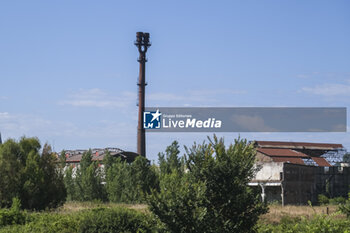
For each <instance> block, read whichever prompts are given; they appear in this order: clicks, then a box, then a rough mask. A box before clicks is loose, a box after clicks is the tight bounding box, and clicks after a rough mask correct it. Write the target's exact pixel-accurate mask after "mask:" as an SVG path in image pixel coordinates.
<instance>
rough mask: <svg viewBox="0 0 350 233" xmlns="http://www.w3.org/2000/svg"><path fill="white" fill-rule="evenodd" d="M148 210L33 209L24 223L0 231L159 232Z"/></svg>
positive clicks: (43, 232) (121, 208)
mask: <svg viewBox="0 0 350 233" xmlns="http://www.w3.org/2000/svg"><path fill="white" fill-rule="evenodd" d="M157 225H158V223H157V222H156V220H155V219H154V218H152V216H151V215H150V214H147V213H141V212H137V211H136V210H130V209H126V208H123V207H117V208H109V209H107V208H99V209H92V210H83V211H79V212H75V213H70V214H58V213H34V214H31V215H30V216H29V217H28V218H27V223H26V225H22V226H19V225H17V226H11V227H5V228H1V229H0V232H28V233H29V232H31V233H32V232H42V233H56V232H57V233H68V232H78V233H79V232H81V233H88V232H94V233H95V232H96V233H99V232H100V233H102V232H106V233H107V232H108V233H109V232H111V233H113V232H142V233H145V232H159V230H158V229H157Z"/></svg>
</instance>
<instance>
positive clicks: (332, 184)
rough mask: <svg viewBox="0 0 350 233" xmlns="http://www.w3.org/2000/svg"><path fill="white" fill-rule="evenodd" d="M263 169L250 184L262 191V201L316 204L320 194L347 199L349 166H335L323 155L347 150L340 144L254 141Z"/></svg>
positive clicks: (261, 168) (349, 183)
mask: <svg viewBox="0 0 350 233" xmlns="http://www.w3.org/2000/svg"><path fill="white" fill-rule="evenodd" d="M255 146H256V147H257V160H258V161H257V163H256V166H257V167H258V168H259V169H260V170H259V171H258V172H257V174H256V176H255V177H254V179H253V180H252V181H251V182H250V183H249V185H251V186H258V187H260V188H261V190H262V199H263V200H264V201H268V202H272V201H278V202H281V203H282V205H285V204H307V202H308V201H309V200H310V201H311V202H313V203H316V202H317V197H318V195H319V194H326V193H327V194H328V195H329V196H331V197H336V196H347V193H348V190H349V189H348V188H349V186H350V167H345V166H333V165H332V164H331V163H330V162H329V161H327V159H326V158H324V157H322V156H323V155H325V154H327V153H329V152H330V151H333V152H335V151H337V150H340V151H344V148H343V146H342V145H341V144H325V143H303V142H300V143H290V142H266V141H257V142H255Z"/></svg>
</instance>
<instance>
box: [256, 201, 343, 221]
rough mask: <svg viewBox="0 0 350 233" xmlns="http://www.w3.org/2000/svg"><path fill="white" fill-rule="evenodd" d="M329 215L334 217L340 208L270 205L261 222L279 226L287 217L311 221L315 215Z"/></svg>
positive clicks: (329, 206) (331, 206) (338, 216)
mask: <svg viewBox="0 0 350 233" xmlns="http://www.w3.org/2000/svg"><path fill="white" fill-rule="evenodd" d="M327 207H328V214H329V215H332V214H334V213H337V212H338V206H336V205H327V206H296V205H286V206H284V207H282V206H281V205H275V204H274V205H270V206H269V212H268V213H267V214H264V215H262V216H261V217H260V221H261V222H263V223H267V224H278V223H280V221H281V219H283V218H285V217H286V216H288V217H290V218H300V217H305V218H307V219H311V218H312V217H313V216H314V215H315V214H327ZM335 218H344V219H345V218H346V215H345V214H340V213H339V214H337V215H336V216H335Z"/></svg>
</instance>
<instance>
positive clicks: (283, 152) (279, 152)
mask: <svg viewBox="0 0 350 233" xmlns="http://www.w3.org/2000/svg"><path fill="white" fill-rule="evenodd" d="M256 150H257V151H259V152H261V153H263V154H265V155H268V156H278V157H280V156H282V157H284V156H287V157H305V158H306V157H309V156H307V155H306V154H304V153H301V152H298V151H295V150H291V149H270V148H257V149H256Z"/></svg>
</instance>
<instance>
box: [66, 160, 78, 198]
mask: <svg viewBox="0 0 350 233" xmlns="http://www.w3.org/2000/svg"><path fill="white" fill-rule="evenodd" d="M64 185H65V188H66V190H67V200H69V201H74V200H79V198H78V196H77V191H76V185H77V184H76V183H75V179H74V178H73V167H71V166H70V167H67V168H66V170H65V174H64Z"/></svg>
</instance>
